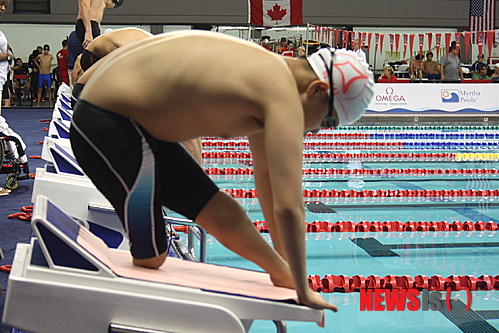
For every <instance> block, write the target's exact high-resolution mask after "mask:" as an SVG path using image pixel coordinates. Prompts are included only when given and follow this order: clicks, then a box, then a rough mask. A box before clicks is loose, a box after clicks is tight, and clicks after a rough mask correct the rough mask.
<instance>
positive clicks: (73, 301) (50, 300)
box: [3, 196, 324, 333]
mask: <svg viewBox="0 0 499 333" xmlns="http://www.w3.org/2000/svg"><path fill="white" fill-rule="evenodd" d="M32 227H33V230H34V232H35V234H36V238H33V239H32V240H31V244H18V246H17V249H16V254H15V257H14V262H13V265H12V271H11V273H10V276H9V288H7V295H6V302H5V309H4V313H3V322H4V323H5V324H7V325H10V326H12V327H16V328H19V329H22V330H26V331H35V332H37V333H66V332H73V333H87V332H95V333H100V332H102V333H104V332H228V333H229V332H230V333H236V332H241V333H244V332H247V331H248V330H249V329H250V327H251V324H252V322H253V321H254V320H255V319H264V320H273V321H274V322H276V323H279V324H276V326H277V329H278V331H279V332H284V331H285V326H284V324H282V321H284V320H295V321H309V322H316V323H320V322H322V321H323V318H324V312H323V311H322V310H317V309H312V308H309V307H306V306H302V305H298V304H297V303H296V292H295V291H294V290H291V289H286V288H279V287H275V286H273V285H272V283H271V281H270V278H269V276H268V274H266V273H260V272H255V271H248V270H243V269H236V268H230V267H225V266H218V265H212V264H204V263H198V262H191V261H186V260H180V259H174V258H168V259H167V260H166V262H165V264H163V266H161V267H160V268H159V269H157V270H153V269H147V268H142V267H137V266H134V265H133V264H132V258H131V255H130V253H129V252H128V251H121V250H116V249H110V248H108V247H107V246H106V245H105V243H104V242H103V241H102V240H101V239H100V238H98V237H96V236H94V235H93V234H92V233H91V232H89V231H88V230H86V229H85V228H83V227H81V226H80V225H79V224H78V223H77V222H75V221H74V220H73V219H71V218H70V217H68V216H67V215H66V214H64V213H63V212H62V211H60V210H59V209H58V208H57V207H56V206H55V205H54V204H52V203H51V202H50V201H48V200H47V199H46V197H44V196H39V197H38V198H37V200H36V203H35V208H34V212H33V219H32ZM120 329H121V330H120ZM123 329H128V330H123Z"/></svg>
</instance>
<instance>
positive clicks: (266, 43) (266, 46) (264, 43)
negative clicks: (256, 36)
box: [260, 38, 272, 51]
mask: <svg viewBox="0 0 499 333" xmlns="http://www.w3.org/2000/svg"><path fill="white" fill-rule="evenodd" d="M260 45H261V46H262V47H263V48H264V49H266V50H269V51H272V49H271V48H270V45H269V40H268V39H267V38H263V39H262V40H261V41H260Z"/></svg>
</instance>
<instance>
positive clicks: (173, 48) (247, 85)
mask: <svg viewBox="0 0 499 333" xmlns="http://www.w3.org/2000/svg"><path fill="white" fill-rule="evenodd" d="M106 58H107V59H106V60H105V62H104V60H101V61H103V63H101V64H100V66H99V70H98V71H96V72H95V74H94V75H92V77H91V78H90V79H89V81H88V82H87V84H86V86H85V90H84V91H83V93H82V95H81V99H83V100H86V101H88V102H90V103H92V104H94V105H96V106H98V107H101V108H104V109H106V110H109V111H112V112H116V113H119V114H121V115H123V116H126V117H128V118H131V119H133V120H135V121H136V122H137V123H139V124H140V125H141V126H143V127H144V128H145V129H146V130H147V131H149V133H150V134H152V135H153V136H155V137H156V138H158V139H161V140H165V141H183V140H188V139H191V138H195V137H199V136H221V137H233V136H239V135H251V134H255V133H258V132H261V131H263V122H264V118H265V117H266V116H267V114H266V113H267V112H286V113H288V116H291V118H293V117H302V115H303V110H302V108H301V101H300V98H299V95H298V90H297V87H296V81H295V79H294V77H293V76H292V74H291V72H290V70H289V68H288V66H287V64H286V62H285V61H284V60H283V59H282V57H279V56H278V55H276V54H274V53H271V52H268V51H267V50H265V49H263V48H261V47H259V46H258V45H256V44H253V43H250V42H248V41H244V40H241V39H238V38H235V37H230V36H226V35H223V34H218V33H210V32H199V31H189V32H177V33H167V34H162V35H158V36H154V37H153V38H150V39H147V40H143V41H139V42H137V43H134V44H131V45H126V46H124V47H122V48H120V49H118V50H116V51H114V52H113V53H111V54H109V55H108V57H106ZM256 60H257V61H256ZM282 101H287V104H289V105H292V107H288V108H287V109H286V110H282ZM277 110H279V111H277ZM293 114H294V116H292V115H293ZM284 120H285V119H284Z"/></svg>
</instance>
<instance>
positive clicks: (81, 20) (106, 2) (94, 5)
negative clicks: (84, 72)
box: [75, 0, 124, 48]
mask: <svg viewBox="0 0 499 333" xmlns="http://www.w3.org/2000/svg"><path fill="white" fill-rule="evenodd" d="M123 1H124V0H78V17H77V20H76V29H75V31H76V36H77V37H78V39H79V40H80V42H81V45H82V46H83V48H86V47H87V46H88V44H90V42H92V41H93V40H94V38H95V37H97V36H99V35H100V23H101V22H102V17H103V16H104V10H105V9H106V8H118V7H121V6H122V5H123Z"/></svg>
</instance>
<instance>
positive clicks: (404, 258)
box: [204, 127, 499, 333]
mask: <svg viewBox="0 0 499 333" xmlns="http://www.w3.org/2000/svg"><path fill="white" fill-rule="evenodd" d="M398 129H399V128H396V127H394V128H393V129H392V131H394V132H397V130H398ZM357 130H358V129H357ZM468 131H469V130H468ZM388 132H389V131H386V130H385V129H383V133H384V136H385V137H386V136H387V135H386V133H388ZM433 132H439V131H438V130H433ZM440 132H441V133H444V132H445V131H440ZM457 132H459V131H457ZM369 133H371V137H374V135H372V132H369ZM494 133H495V132H494ZM494 133H492V134H494ZM492 134H491V137H494V136H493V135H492ZM443 137H444V136H443ZM484 137H486V136H484ZM402 139H404V138H403V137H402ZM324 140H325V141H327V140H328V139H324ZM411 140H413V138H412V137H411ZM480 140H481V141H485V139H482V138H480ZM377 141H379V140H377ZM396 141H401V136H400V135H399V136H398V137H397V140H396ZM402 141H403V140H402ZM433 141H435V140H433ZM437 141H438V140H437ZM468 141H470V140H468ZM471 141H473V140H471ZM411 143H412V145H406V146H399V147H397V149H391V150H390V151H389V153H392V154H393V153H400V152H406V153H407V152H414V153H415V152H417V150H413V151H410V150H408V149H415V148H414V147H415V146H417V144H414V142H411ZM423 146H424V145H423ZM440 146H441V147H443V149H442V150H438V152H439V153H450V154H455V153H460V154H466V153H470V152H471V153H476V151H473V150H462V146H464V147H466V145H461V146H458V147H457V148H458V149H453V150H452V149H451V150H449V149H448V147H449V144H448V143H446V144H442V145H440ZM468 146H470V145H468ZM476 146H478V147H480V144H478V143H477V144H476ZM484 146H486V145H485V144H484ZM489 146H490V147H491V149H489V150H486V151H484V150H481V151H480V152H481V153H485V152H489V153H496V152H497V151H496V150H494V149H495V148H496V147H495V145H489ZM210 149H214V148H213V147H210ZM221 149H226V148H221ZM241 149H242V151H245V152H247V151H248V150H247V148H241ZM341 149H345V148H344V147H343V148H341ZM417 149H420V148H417ZM446 149H447V150H446ZM459 149H461V150H459ZM232 151H233V150H232ZM311 151H313V150H310V149H308V150H306V152H311ZM436 151H437V150H436ZM304 152H305V151H304ZM317 152H321V153H323V152H329V153H331V152H333V153H338V152H339V151H338V150H335V148H331V149H324V146H321V147H320V151H319V150H317ZM341 152H343V153H345V152H347V153H348V152H351V151H348V150H342V151H341ZM356 152H359V150H356ZM361 152H363V153H373V152H376V151H369V150H362V151H361ZM481 156H482V157H484V155H481ZM204 167H205V168H236V169H237V168H248V167H251V163H248V162H247V161H246V160H240V161H234V159H227V160H226V161H223V159H205V160H204ZM498 167H499V162H498V161H497V160H495V161H494V160H484V159H481V160H475V161H469V160H468V161H467V160H463V159H460V158H454V159H449V160H434V161H428V160H425V159H423V158H421V159H419V160H418V159H417V158H416V159H414V160H412V161H403V160H400V159H399V160H397V159H392V160H390V161H388V160H385V161H382V160H378V161H373V160H372V159H371V160H368V159H364V160H362V159H355V158H351V159H349V160H348V159H347V160H343V161H337V160H336V161H331V160H330V159H329V160H328V159H324V160H322V161H321V160H316V159H314V160H312V159H304V164H303V168H304V169H350V170H353V169H362V170H363V169H367V170H373V169H374V170H380V169H381V170H384V169H423V170H424V169H442V170H446V169H468V170H469V169H480V170H481V169H488V170H495V169H496V168H498ZM211 177H212V179H213V180H214V181H215V182H216V183H217V185H218V186H219V187H220V188H223V189H245V190H250V189H254V183H253V181H252V176H251V175H211ZM303 188H304V189H306V190H314V189H316V190H323V189H326V190H332V189H335V190H338V191H340V190H355V191H361V190H469V189H472V190H494V189H499V176H496V174H495V173H478V174H451V173H444V174H433V175H421V174H417V173H394V174H386V173H385V174H381V175H369V174H361V175H359V174H347V175H337V174H336V175H334V174H327V175H304V180H303ZM236 200H237V201H239V202H240V203H241V205H242V206H243V208H244V209H245V210H246V212H247V213H248V215H249V217H250V219H251V220H253V221H260V220H264V217H263V214H262V213H261V210H260V206H259V204H258V200H257V199H256V198H238V199H236ZM304 202H305V205H306V207H307V209H306V221H307V222H308V223H311V222H313V221H329V222H333V223H335V222H337V221H352V222H354V223H359V222H360V221H381V222H383V221H400V222H401V223H404V222H407V221H416V222H417V221H447V222H448V223H453V222H454V221H462V222H465V221H472V222H477V221H483V222H488V221H491V222H494V223H496V224H497V223H499V197H497V196H483V195H482V196H473V197H471V196H470V197H441V196H440V197H407V196H401V197H400V196H399V197H383V198H380V197H374V198H373V197H367V198H366V197H306V198H304ZM308 203H314V204H320V205H321V206H322V207H326V208H328V209H326V210H323V209H322V210H320V209H319V210H317V209H313V205H307V204H308ZM262 236H263V237H265V238H266V239H267V240H268V242H271V240H270V237H269V235H268V234H262ZM306 237H307V241H306V245H307V265H308V273H309V274H310V275H318V276H319V277H321V278H323V277H325V276H326V275H328V274H332V275H345V276H347V277H352V276H355V275H362V276H364V277H367V276H371V275H377V276H379V277H384V276H386V275H397V276H404V275H407V276H411V277H415V276H417V275H425V276H428V277H431V276H434V275H439V276H442V277H448V276H450V275H459V276H464V275H472V276H474V277H479V276H481V275H492V276H496V275H498V274H499V265H498V263H499V252H498V248H499V231H489V230H480V231H464V230H462V231H423V232H414V231H412V232H403V231H400V232H341V233H340V232H318V233H307V235H306ZM207 254H208V256H207V261H208V262H211V263H216V264H221V265H227V266H234V267H241V268H247V269H254V270H260V269H259V268H258V267H257V266H256V265H254V264H253V263H251V262H248V261H246V260H244V259H242V258H240V257H238V256H237V255H235V254H233V253H232V252H230V251H228V250H227V249H225V248H224V247H223V246H221V245H220V244H219V243H218V242H217V241H216V240H215V239H213V238H212V237H209V239H208V249H207ZM323 296H324V298H325V299H327V300H328V301H330V302H332V303H334V304H336V305H337V306H338V308H339V312H338V313H332V312H327V313H326V327H325V328H319V327H317V326H316V325H315V324H314V323H300V322H292V321H289V322H287V327H288V332H307V333H312V332H363V333H370V332H384V333H386V332H405V333H410V332H418V333H421V332H470V333H471V332H473V333H475V332H476V333H484V332H499V291H494V290H489V291H472V303H471V308H470V310H469V311H465V308H466V305H467V302H468V294H467V293H466V291H464V290H463V291H453V292H451V295H450V299H451V304H452V311H448V310H447V308H446V307H445V306H444V307H442V309H441V310H440V311H432V310H429V311H423V310H417V311H409V310H407V309H405V311H361V309H360V294H359V293H358V292H350V293H340V292H335V293H323ZM442 297H443V298H444V299H445V297H446V292H442ZM273 331H275V326H274V325H273V323H272V322H269V321H256V322H255V323H254V325H253V327H252V328H251V330H250V332H255V333H257V332H273Z"/></svg>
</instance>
